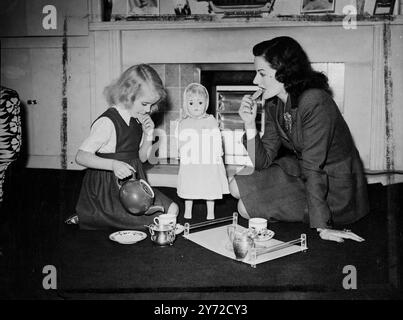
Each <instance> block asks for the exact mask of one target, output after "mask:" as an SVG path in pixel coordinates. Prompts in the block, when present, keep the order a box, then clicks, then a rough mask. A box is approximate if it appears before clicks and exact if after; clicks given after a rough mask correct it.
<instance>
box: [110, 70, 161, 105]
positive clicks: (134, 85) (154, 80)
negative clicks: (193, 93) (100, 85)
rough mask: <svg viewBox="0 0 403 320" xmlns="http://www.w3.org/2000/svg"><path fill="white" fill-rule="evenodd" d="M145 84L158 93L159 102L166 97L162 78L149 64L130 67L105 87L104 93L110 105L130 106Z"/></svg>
mask: <svg viewBox="0 0 403 320" xmlns="http://www.w3.org/2000/svg"><path fill="white" fill-rule="evenodd" d="M145 85H147V86H149V88H150V89H151V90H152V91H153V92H154V93H155V94H156V95H158V97H159V98H160V99H159V102H161V101H162V100H164V99H165V97H166V91H165V88H164V85H163V83H162V80H161V78H160V76H159V75H158V73H157V72H156V71H155V70H154V69H153V68H152V67H151V66H149V65H148V64H138V65H134V66H132V67H130V68H128V69H127V70H126V71H124V72H123V73H122V74H121V75H120V77H119V78H118V79H117V80H115V81H113V82H112V83H111V84H110V85H109V86H107V87H105V89H104V95H105V98H106V101H107V102H108V104H109V106H112V105H116V104H118V103H122V104H123V105H124V106H125V107H126V108H129V107H130V106H131V105H132V104H133V102H134V101H135V100H136V97H137V96H138V94H139V93H140V92H141V90H142V87H143V86H145Z"/></svg>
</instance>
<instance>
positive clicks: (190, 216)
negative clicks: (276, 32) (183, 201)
mask: <svg viewBox="0 0 403 320" xmlns="http://www.w3.org/2000/svg"><path fill="white" fill-rule="evenodd" d="M183 217H184V218H185V219H192V215H191V214H186V213H185V215H184V216H183Z"/></svg>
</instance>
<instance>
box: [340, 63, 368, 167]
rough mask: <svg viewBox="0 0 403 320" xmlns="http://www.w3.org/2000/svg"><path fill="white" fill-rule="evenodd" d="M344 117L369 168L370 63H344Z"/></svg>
mask: <svg viewBox="0 0 403 320" xmlns="http://www.w3.org/2000/svg"><path fill="white" fill-rule="evenodd" d="M345 88H346V91H345V97H344V99H345V109H344V119H345V120H346V122H347V124H348V126H349V127H350V130H351V134H352V135H353V138H354V140H355V143H356V145H357V148H358V150H359V152H360V155H361V158H362V160H363V162H364V166H365V167H366V168H370V148H371V139H370V138H369V137H370V136H371V120H372V116H371V94H370V92H371V89H372V68H371V64H362V63H355V64H348V65H346V77H345Z"/></svg>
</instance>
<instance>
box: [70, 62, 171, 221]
mask: <svg viewBox="0 0 403 320" xmlns="http://www.w3.org/2000/svg"><path fill="white" fill-rule="evenodd" d="M104 93H105V96H106V100H107V102H108V104H109V105H111V107H110V108H109V109H107V110H106V111H105V112H104V113H103V114H102V115H101V116H100V117H99V118H98V119H97V120H96V121H95V122H94V123H93V125H92V127H91V133H90V136H89V137H88V138H87V139H86V140H85V141H84V142H83V144H82V145H81V146H80V148H79V150H78V153H77V156H76V161H77V163H78V164H80V165H82V166H85V167H87V168H88V170H87V172H86V174H85V177H84V180H83V183H82V187H81V193H80V196H79V200H78V203H77V206H76V212H77V214H78V222H79V224H80V228H83V229H101V228H107V227H114V228H139V227H141V228H142V227H144V224H149V223H151V222H152V220H153V217H152V216H148V215H147V216H146V215H143V216H134V215H132V214H130V213H129V212H127V211H126V210H125V209H124V208H123V206H122V204H121V203H120V200H119V187H118V184H117V179H124V178H126V177H129V176H130V175H132V173H133V172H132V171H135V172H136V175H137V178H138V179H140V178H141V179H145V174H144V171H143V168H142V162H145V161H146V160H147V158H148V155H149V152H150V150H151V144H152V136H153V130H154V122H153V120H152V119H151V117H150V112H151V109H152V108H153V107H154V106H156V105H157V103H158V102H159V101H160V100H161V99H162V98H164V97H165V90H164V87H163V84H162V81H161V79H160V77H159V76H158V74H157V73H156V71H155V70H154V69H153V68H151V67H150V66H148V65H144V64H140V65H135V66H133V67H130V68H129V69H127V70H126V71H125V72H123V74H122V75H121V76H120V77H119V79H118V80H117V81H116V82H114V83H112V84H111V85H110V86H108V87H106V88H105V92H104ZM154 193H155V202H154V205H160V206H163V207H164V209H165V212H167V213H174V214H175V215H177V214H178V206H177V205H176V204H175V203H174V202H172V201H171V200H170V199H169V198H167V197H166V196H165V195H163V194H162V193H161V192H159V191H158V190H155V189H154ZM68 222H70V223H74V222H77V221H76V219H69V221H68Z"/></svg>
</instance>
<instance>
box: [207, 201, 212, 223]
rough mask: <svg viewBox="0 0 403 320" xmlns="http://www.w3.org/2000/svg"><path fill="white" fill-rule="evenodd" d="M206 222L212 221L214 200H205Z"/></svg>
mask: <svg viewBox="0 0 403 320" xmlns="http://www.w3.org/2000/svg"><path fill="white" fill-rule="evenodd" d="M206 204H207V220H213V219H214V200H207V201H206Z"/></svg>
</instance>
